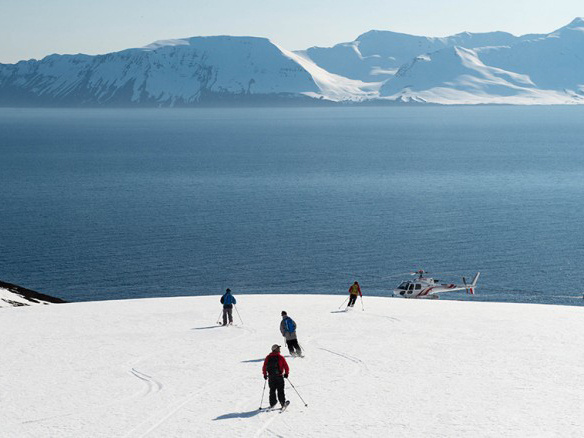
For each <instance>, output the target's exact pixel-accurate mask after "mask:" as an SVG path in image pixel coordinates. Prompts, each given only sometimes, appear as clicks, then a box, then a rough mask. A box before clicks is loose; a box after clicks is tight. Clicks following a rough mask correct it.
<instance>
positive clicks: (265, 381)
mask: <svg viewBox="0 0 584 438" xmlns="http://www.w3.org/2000/svg"><path fill="white" fill-rule="evenodd" d="M266 383H268V381H267V380H264V389H263V390H262V401H261V402H260V407H259V409H260V410H261V409H262V405H263V404H264V394H265V393H266Z"/></svg>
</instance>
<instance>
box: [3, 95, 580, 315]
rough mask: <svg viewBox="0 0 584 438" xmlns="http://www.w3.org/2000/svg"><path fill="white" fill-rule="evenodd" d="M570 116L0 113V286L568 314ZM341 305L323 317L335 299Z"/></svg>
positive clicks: (490, 111)
mask: <svg viewBox="0 0 584 438" xmlns="http://www.w3.org/2000/svg"><path fill="white" fill-rule="evenodd" d="M583 116H584V108H580V107H565V106H562V107H508V106H477V107H437V106H428V107H339V108H253V109H246V108H236V109H224V108H223V109H174V110H173V109H164V110H162V109H161V110H136V109H132V110H127V109H11V108H4V109H0V279H2V280H3V281H7V282H11V283H16V284H20V285H22V286H25V287H28V288H31V289H35V290H39V291H41V292H44V293H47V294H52V295H56V296H59V297H61V298H64V299H67V300H71V301H85V300H106V299H124V298H141V297H158V296H176V295H202V294H220V293H221V292H222V291H223V290H224V289H225V288H226V287H230V288H231V289H232V290H233V291H234V293H235V294H236V295H237V294H242V293H282V294H287V293H294V294H297V293H309V294H312V293H339V294H344V293H345V292H346V290H347V289H348V286H349V285H350V284H351V283H352V282H353V281H355V280H358V281H359V282H360V283H361V286H362V289H363V292H364V294H365V295H367V294H372V295H383V296H385V295H391V290H392V289H393V288H394V287H395V286H396V285H397V284H398V283H399V282H400V281H401V280H402V279H407V278H409V276H408V275H407V272H409V271H412V270H417V269H425V270H427V271H430V272H432V273H435V274H433V275H435V276H436V277H438V278H440V279H443V280H445V281H460V275H466V276H467V278H468V277H471V276H472V275H473V274H474V273H476V272H477V271H481V273H482V274H481V278H480V282H479V288H478V289H477V294H476V295H474V296H471V297H469V296H465V295H464V294H453V295H451V296H447V295H444V296H443V297H442V298H446V299H449V298H450V299H468V300H475V301H502V302H512V301H513V302H532V303H546V304H563V305H582V304H584V300H583V299H582V296H583V293H584V287H582V286H581V282H580V281H579V278H580V275H581V273H580V270H581V268H582V266H584V226H583V225H582V217H583V214H584V148H583V139H584V124H583V123H582V120H584V118H583ZM339 304H340V300H339Z"/></svg>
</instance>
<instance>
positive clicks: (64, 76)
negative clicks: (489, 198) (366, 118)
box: [0, 36, 368, 106]
mask: <svg viewBox="0 0 584 438" xmlns="http://www.w3.org/2000/svg"><path fill="white" fill-rule="evenodd" d="M361 86H364V87H365V88H367V86H366V85H365V84H361V83H359V82H358V81H354V80H350V79H347V78H343V77H340V76H336V75H334V74H331V73H328V72H326V71H324V70H323V69H321V68H320V67H318V66H316V65H315V64H313V63H312V62H311V61H309V60H306V59H304V58H302V57H300V56H298V55H296V54H294V53H291V52H289V51H287V50H284V49H281V48H280V47H278V46H276V45H275V44H273V43H271V42H270V41H269V40H267V39H265V38H254V37H231V36H217V37H194V38H187V39H180V40H166V41H157V42H155V43H153V44H150V45H148V46H146V47H143V48H139V49H128V50H124V51H121V52H116V53H110V54H107V55H99V56H88V55H51V56H48V57H46V58H44V59H42V60H41V61H35V60H31V61H22V62H19V63H17V64H15V65H0V104H2V105H4V106H6V105H19V104H26V105H28V104H37V105H51V106H52V105H110V106H111V105H121V106H127V105H147V106H157V105H160V106H181V105H192V104H197V103H213V102H219V101H222V100H225V101H228V102H236V101H238V100H245V101H253V100H262V99H266V98H267V99H268V100H269V101H274V100H290V99H291V98H296V99H302V98H303V99H305V100H306V99H308V98H307V96H310V97H313V98H314V97H315V98H327V99H332V100H351V99H362V98H364V97H366V96H367V95H368V92H367V91H362V90H361V89H360V87H361Z"/></svg>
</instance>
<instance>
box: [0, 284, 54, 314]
mask: <svg viewBox="0 0 584 438" xmlns="http://www.w3.org/2000/svg"><path fill="white" fill-rule="evenodd" d="M51 303H64V301H63V300H61V299H60V298H55V297H51V296H49V295H44V294H41V293H38V292H35V291H32V290H30V289H26V288H24V287H21V286H17V285H15V284H10V283H4V282H3V281H0V308H2V307H19V306H33V305H38V304H51Z"/></svg>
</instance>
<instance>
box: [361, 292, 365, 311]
mask: <svg viewBox="0 0 584 438" xmlns="http://www.w3.org/2000/svg"><path fill="white" fill-rule="evenodd" d="M361 308H362V309H363V310H365V306H364V305H363V295H361Z"/></svg>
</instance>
